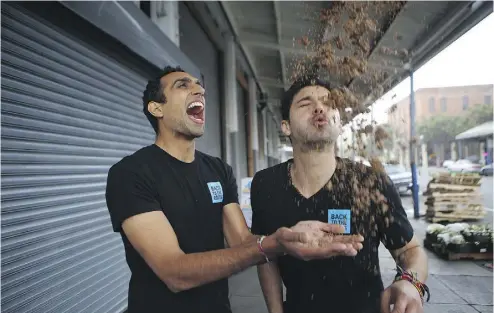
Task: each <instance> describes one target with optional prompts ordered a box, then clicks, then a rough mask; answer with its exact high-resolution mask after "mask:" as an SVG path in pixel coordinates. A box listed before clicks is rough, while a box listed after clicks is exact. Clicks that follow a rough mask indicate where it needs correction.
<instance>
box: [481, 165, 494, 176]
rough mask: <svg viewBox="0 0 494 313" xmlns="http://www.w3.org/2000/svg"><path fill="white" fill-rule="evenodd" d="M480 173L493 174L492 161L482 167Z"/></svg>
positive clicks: (484, 174)
mask: <svg viewBox="0 0 494 313" xmlns="http://www.w3.org/2000/svg"><path fill="white" fill-rule="evenodd" d="M480 175H483V176H492V163H491V164H489V165H486V166H484V167H483V168H481V169H480Z"/></svg>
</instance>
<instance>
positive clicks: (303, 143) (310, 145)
mask: <svg viewBox="0 0 494 313" xmlns="http://www.w3.org/2000/svg"><path fill="white" fill-rule="evenodd" d="M309 137H310V134H305V135H304V136H293V137H292V142H293V143H294V144H297V145H299V146H300V149H301V151H302V152H305V153H307V152H323V151H327V150H329V149H330V147H332V146H334V145H335V143H336V139H337V137H336V138H332V136H328V137H327V138H317V139H311V138H309Z"/></svg>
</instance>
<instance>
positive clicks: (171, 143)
mask: <svg viewBox="0 0 494 313" xmlns="http://www.w3.org/2000/svg"><path fill="white" fill-rule="evenodd" d="M155 144H156V145H157V146H158V147H160V148H161V149H163V150H165V151H166V152H167V153H168V154H169V155H171V156H172V157H174V158H176V159H177V160H180V161H182V162H185V163H191V162H192V161H194V156H195V150H196V144H195V140H194V139H189V138H185V137H184V136H181V135H174V134H173V133H169V132H163V131H160V133H159V134H158V136H157V137H156V141H155Z"/></svg>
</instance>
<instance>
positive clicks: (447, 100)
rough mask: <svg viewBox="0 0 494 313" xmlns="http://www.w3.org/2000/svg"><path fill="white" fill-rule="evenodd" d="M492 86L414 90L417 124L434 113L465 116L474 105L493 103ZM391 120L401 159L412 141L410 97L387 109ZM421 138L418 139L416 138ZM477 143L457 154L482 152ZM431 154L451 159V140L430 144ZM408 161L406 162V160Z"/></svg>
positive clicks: (439, 158)
mask: <svg viewBox="0 0 494 313" xmlns="http://www.w3.org/2000/svg"><path fill="white" fill-rule="evenodd" d="M492 97H493V85H471V86H455V87H438V88H423V89H418V90H417V91H415V108H416V120H415V121H416V123H417V124H418V123H420V122H422V121H424V120H426V119H428V118H431V117H434V116H452V117H454V116H462V115H463V114H465V112H466V111H467V110H469V109H470V108H472V107H473V106H475V105H482V104H491V105H492V101H493V100H492ZM388 123H389V124H390V126H391V127H392V128H393V130H394V133H395V135H396V138H400V140H398V141H397V145H396V150H398V154H401V155H402V157H401V159H404V160H405V159H406V158H408V144H409V142H410V96H408V97H406V98H404V99H402V100H400V101H399V102H397V103H395V104H394V105H393V106H391V108H390V109H389V111H388ZM417 140H419V138H417ZM477 145H478V144H477V143H470V144H468V145H464V146H463V147H462V151H461V152H460V153H459V154H458V155H465V152H466V154H467V155H465V157H466V156H468V154H469V151H470V152H473V151H475V154H477V152H478V151H479V150H478V149H479V148H478V147H477ZM428 151H429V154H430V155H433V156H434V157H433V159H434V160H436V163H441V162H442V161H444V160H445V159H449V158H451V147H450V145H449V143H444V144H436V145H434V146H430V147H428ZM404 162H405V163H408V162H407V161H404Z"/></svg>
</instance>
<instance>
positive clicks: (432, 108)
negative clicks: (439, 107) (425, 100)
mask: <svg viewBox="0 0 494 313" xmlns="http://www.w3.org/2000/svg"><path fill="white" fill-rule="evenodd" d="M434 111H436V99H434V97H430V98H429V112H434Z"/></svg>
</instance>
